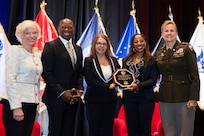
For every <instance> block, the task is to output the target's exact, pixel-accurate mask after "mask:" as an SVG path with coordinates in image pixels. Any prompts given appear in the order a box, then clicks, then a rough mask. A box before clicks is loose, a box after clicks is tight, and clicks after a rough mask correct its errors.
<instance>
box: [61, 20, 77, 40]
mask: <svg viewBox="0 0 204 136" xmlns="http://www.w3.org/2000/svg"><path fill="white" fill-rule="evenodd" d="M58 32H59V35H61V36H62V37H63V38H64V39H66V40H69V39H70V38H71V37H72V36H73V34H74V24H73V22H72V21H71V20H70V19H68V18H65V19H63V20H61V21H60V23H59V27H58Z"/></svg>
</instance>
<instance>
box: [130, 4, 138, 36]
mask: <svg viewBox="0 0 204 136" xmlns="http://www.w3.org/2000/svg"><path fill="white" fill-rule="evenodd" d="M130 15H131V16H133V19H134V25H135V27H136V28H137V30H138V33H139V34H140V29H139V27H138V24H137V21H136V18H135V16H136V9H135V3H134V0H132V10H130Z"/></svg>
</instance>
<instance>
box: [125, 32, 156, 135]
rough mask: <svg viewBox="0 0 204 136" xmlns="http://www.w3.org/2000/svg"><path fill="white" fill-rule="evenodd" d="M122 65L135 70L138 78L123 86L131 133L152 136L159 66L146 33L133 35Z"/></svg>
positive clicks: (132, 70)
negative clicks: (152, 53) (154, 88)
mask: <svg viewBox="0 0 204 136" xmlns="http://www.w3.org/2000/svg"><path fill="white" fill-rule="evenodd" d="M123 68H126V69H128V70H129V71H131V72H132V73H134V75H135V78H136V82H135V83H133V84H131V85H129V86H128V87H127V88H124V92H123V102H124V109H125V115H126V122H127V129H128V135H129V136H150V135H151V120H152V115H153V111H154V102H155V99H156V96H155V93H154V91H153V86H154V85H155V84H156V82H157V66H156V63H155V60H154V59H153V57H152V56H151V53H150V51H149V45H148V44H147V40H146V37H145V36H144V35H143V34H135V35H134V36H133V37H132V40H131V46H130V52H129V54H128V55H127V56H126V57H125V58H123Z"/></svg>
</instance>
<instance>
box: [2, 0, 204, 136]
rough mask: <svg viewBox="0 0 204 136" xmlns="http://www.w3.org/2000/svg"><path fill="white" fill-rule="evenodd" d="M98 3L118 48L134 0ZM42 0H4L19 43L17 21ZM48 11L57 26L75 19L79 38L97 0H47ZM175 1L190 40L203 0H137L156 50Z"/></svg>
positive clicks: (7, 22)
mask: <svg viewBox="0 0 204 136" xmlns="http://www.w3.org/2000/svg"><path fill="white" fill-rule="evenodd" d="M98 1H99V2H98V7H99V11H100V15H101V18H102V21H103V23H104V26H105V29H106V32H107V34H108V36H109V38H110V40H111V42H112V45H113V48H114V49H115V48H116V46H117V44H118V42H119V40H120V37H121V35H122V33H123V31H124V28H125V26H126V24H127V22H128V19H129V17H130V10H131V2H132V0H98ZM41 2H42V0H0V22H1V23H2V24H3V26H4V29H5V31H6V34H7V36H8V38H9V41H10V42H11V43H12V44H17V43H18V42H17V41H16V38H15V36H14V32H15V27H16V25H17V24H18V23H19V22H21V21H22V20H24V19H35V17H36V15H37V13H38V11H39V8H40V3H41ZM45 2H46V3H47V6H46V11H47V14H48V16H49V17H50V18H51V20H52V21H53V23H54V25H55V27H56V28H57V26H58V22H59V20H60V19H62V18H65V17H68V18H70V19H72V20H73V21H74V24H75V27H76V32H75V37H74V41H77V40H78V39H79V37H80V35H81V34H82V32H83V30H84V28H85V27H86V25H87V24H88V22H89V20H90V19H91V17H92V15H93V14H94V10H93V8H94V6H95V0H45ZM169 4H170V5H171V8H172V12H173V15H174V21H175V22H176V24H177V26H178V31H179V37H180V39H181V41H185V42H189V40H190V38H191V36H192V34H193V32H194V29H195V27H196V25H197V23H198V19H197V17H198V8H200V9H201V15H202V16H204V1H203V0H135V5H136V7H135V8H136V19H137V23H138V25H139V28H140V30H141V32H142V33H143V34H145V35H146V37H147V38H148V40H149V44H150V47H151V48H150V49H151V50H152V49H153V48H154V46H155V44H156V43H157V40H158V39H159V37H160V26H161V24H162V23H163V21H164V20H166V19H168V13H169V11H168V7H169ZM198 111H199V112H197V116H196V125H195V127H196V128H195V136H199V135H200V136H201V135H202V134H204V133H203V131H204V130H203V128H204V125H203V123H202V122H201V120H203V119H202V118H204V115H203V114H204V113H203V111H200V110H198Z"/></svg>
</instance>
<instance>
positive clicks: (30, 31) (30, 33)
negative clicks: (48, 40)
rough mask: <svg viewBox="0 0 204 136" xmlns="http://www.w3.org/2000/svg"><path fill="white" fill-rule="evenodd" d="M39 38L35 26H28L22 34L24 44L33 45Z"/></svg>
mask: <svg viewBox="0 0 204 136" xmlns="http://www.w3.org/2000/svg"><path fill="white" fill-rule="evenodd" d="M37 38H38V31H37V28H36V27H35V26H33V27H29V28H27V29H26V30H25V31H24V33H23V34H22V45H27V46H29V45H30V46H31V47H32V46H33V45H34V44H35V42H36V41H37Z"/></svg>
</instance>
